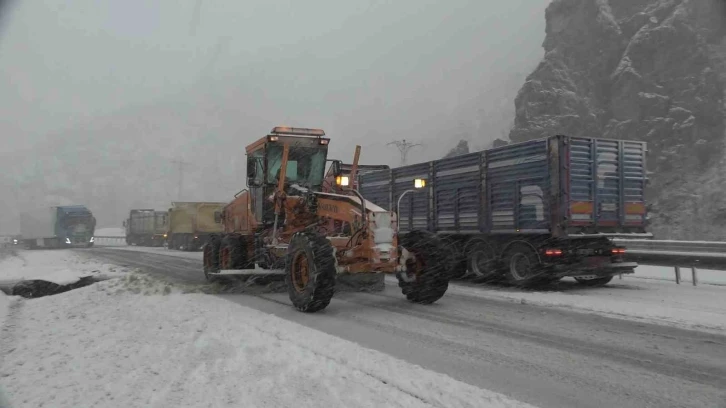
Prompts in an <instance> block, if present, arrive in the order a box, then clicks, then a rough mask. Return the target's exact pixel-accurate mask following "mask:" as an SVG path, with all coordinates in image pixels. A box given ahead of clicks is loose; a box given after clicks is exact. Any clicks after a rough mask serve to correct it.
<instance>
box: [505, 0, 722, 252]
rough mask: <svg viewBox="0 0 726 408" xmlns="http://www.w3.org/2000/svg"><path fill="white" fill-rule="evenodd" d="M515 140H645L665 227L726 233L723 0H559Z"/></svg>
mask: <svg viewBox="0 0 726 408" xmlns="http://www.w3.org/2000/svg"><path fill="white" fill-rule="evenodd" d="M546 19H547V29H546V38H545V41H544V44H543V47H544V49H545V57H544V60H543V61H542V62H541V63H540V64H539V66H538V67H537V68H536V69H535V71H534V72H533V73H532V74H531V75H529V77H528V78H527V81H526V83H525V84H524V86H523V87H522V89H521V90H520V91H519V93H518V95H517V98H516V101H515V106H516V118H515V126H514V128H513V129H512V131H511V132H510V135H509V137H510V139H511V140H512V141H514V142H519V141H523V140H529V139H535V138H540V137H544V136H547V135H552V134H566V135H572V136H594V137H604V138H615V139H631V140H643V141H647V142H648V145H649V150H650V154H649V156H648V170H649V171H650V172H651V174H650V179H651V183H650V186H649V190H648V192H647V196H648V199H649V201H650V203H651V204H652V206H653V209H652V210H651V217H652V222H653V224H652V228H651V229H652V231H653V232H654V233H655V234H656V236H657V237H658V238H669V237H670V238H681V239H703V238H709V239H726V229H724V227H726V189H724V187H726V172H724V171H723V170H726V162H724V160H723V159H722V157H723V156H724V142H725V140H726V137H725V134H724V130H725V126H724V125H725V123H724V122H725V119H726V109H725V107H724V89H725V87H724V84H725V83H726V2H724V1H723V0H553V1H552V3H551V4H550V6H549V7H548V8H547V12H546Z"/></svg>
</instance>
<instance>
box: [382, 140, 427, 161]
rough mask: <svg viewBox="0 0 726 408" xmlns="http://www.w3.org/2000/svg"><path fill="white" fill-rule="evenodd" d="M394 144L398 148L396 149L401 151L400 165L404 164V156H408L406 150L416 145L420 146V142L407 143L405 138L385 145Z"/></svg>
mask: <svg viewBox="0 0 726 408" xmlns="http://www.w3.org/2000/svg"><path fill="white" fill-rule="evenodd" d="M390 145H395V146H396V147H397V148H398V151H399V152H400V153H401V166H405V165H406V157H407V156H408V151H409V150H411V148H413V147H416V146H421V143H409V142H407V141H406V139H403V140H394V141H393V142H391V143H388V144H387V146H390Z"/></svg>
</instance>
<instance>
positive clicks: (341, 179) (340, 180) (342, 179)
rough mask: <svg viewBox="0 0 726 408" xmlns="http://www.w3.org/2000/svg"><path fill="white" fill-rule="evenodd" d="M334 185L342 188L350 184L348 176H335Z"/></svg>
mask: <svg viewBox="0 0 726 408" xmlns="http://www.w3.org/2000/svg"><path fill="white" fill-rule="evenodd" d="M335 184H337V185H339V186H342V187H347V186H348V184H350V178H348V176H337V177H336V178H335Z"/></svg>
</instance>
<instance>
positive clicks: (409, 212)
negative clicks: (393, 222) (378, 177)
mask: <svg viewBox="0 0 726 408" xmlns="http://www.w3.org/2000/svg"><path fill="white" fill-rule="evenodd" d="M430 169H431V163H430V162H428V163H421V164H414V165H411V166H406V167H399V168H397V169H393V170H391V172H392V176H393V201H392V205H393V206H395V205H396V204H397V203H398V198H399V197H400V196H401V195H402V194H403V193H404V192H405V191H407V190H413V188H414V185H413V181H414V180H415V179H417V178H423V179H427V180H430V179H431V177H430V172H431V171H430ZM429 190H430V189H429V188H425V189H421V190H415V191H412V192H410V193H408V194H406V196H405V197H403V200H402V201H401V213H400V214H399V222H400V225H401V227H400V231H402V232H404V231H412V230H417V229H421V230H429V229H430V228H431V226H430V225H429V210H430V205H429V194H428V193H429Z"/></svg>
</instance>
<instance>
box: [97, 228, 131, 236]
mask: <svg viewBox="0 0 726 408" xmlns="http://www.w3.org/2000/svg"><path fill="white" fill-rule="evenodd" d="M94 235H97V236H99V237H125V236H126V230H125V229H123V228H117V227H111V228H96V231H94Z"/></svg>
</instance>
